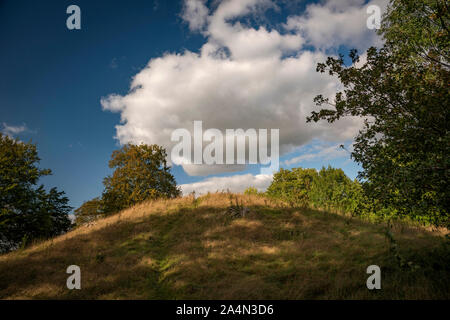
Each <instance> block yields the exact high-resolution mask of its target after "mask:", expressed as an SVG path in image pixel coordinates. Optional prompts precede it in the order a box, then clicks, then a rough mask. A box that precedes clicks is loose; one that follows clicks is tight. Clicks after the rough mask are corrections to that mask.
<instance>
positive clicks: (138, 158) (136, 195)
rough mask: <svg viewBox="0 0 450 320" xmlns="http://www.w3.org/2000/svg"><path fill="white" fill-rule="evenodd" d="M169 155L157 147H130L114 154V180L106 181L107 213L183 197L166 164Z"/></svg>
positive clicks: (104, 196) (112, 160) (111, 178)
mask: <svg viewBox="0 0 450 320" xmlns="http://www.w3.org/2000/svg"><path fill="white" fill-rule="evenodd" d="M166 157H167V154H166V151H165V149H164V148H162V147H160V146H158V145H145V144H141V145H132V144H127V145H125V146H123V147H122V148H121V149H119V150H116V151H114V152H113V154H112V156H111V160H110V161H109V167H110V168H114V169H115V170H114V173H113V174H112V176H108V177H106V178H105V179H104V181H103V184H104V186H105V190H104V192H103V196H102V200H103V204H104V211H105V213H107V214H108V213H112V212H117V211H119V210H122V209H124V208H128V207H130V206H132V205H134V204H136V203H139V202H141V201H144V200H148V199H157V198H174V197H178V196H179V195H180V194H181V191H180V190H179V188H178V187H177V185H176V182H175V178H174V177H173V176H172V174H171V173H170V167H169V166H167V162H166Z"/></svg>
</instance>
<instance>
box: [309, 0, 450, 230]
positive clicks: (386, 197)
mask: <svg viewBox="0 0 450 320" xmlns="http://www.w3.org/2000/svg"><path fill="white" fill-rule="evenodd" d="M448 21H449V13H448V7H447V4H446V2H445V1H435V0H433V1H431V0H425V1H424V0H408V1H397V0H393V1H391V4H390V6H389V8H388V10H387V14H386V15H385V16H384V18H383V22H382V28H381V29H380V35H382V36H383V37H384V39H385V45H384V46H383V47H382V48H381V49H376V48H373V47H372V48H370V49H368V51H367V61H366V62H365V63H364V64H363V65H362V66H360V67H357V66H355V63H356V62H359V56H358V55H357V52H356V50H351V51H350V58H351V60H352V65H351V66H349V67H347V66H345V65H344V61H343V57H342V56H340V57H339V58H333V57H329V58H328V59H327V61H326V62H325V63H319V64H318V66H317V71H318V72H321V73H323V72H328V73H329V74H330V75H337V76H338V78H339V80H340V82H341V83H342V85H343V87H344V90H343V91H341V92H338V93H337V94H336V96H335V98H334V101H333V102H330V100H329V99H328V98H324V97H323V96H322V95H319V96H317V97H316V98H315V102H316V104H317V105H318V106H324V105H329V106H331V107H332V108H325V109H322V110H320V111H319V112H313V113H312V115H311V116H310V117H308V119H307V121H319V120H321V119H325V120H327V121H328V122H334V121H336V120H338V119H340V118H341V117H345V116H361V117H363V118H365V125H364V128H363V129H362V130H360V132H359V134H358V136H357V137H356V141H355V147H354V151H353V152H352V157H353V158H354V159H355V160H356V161H357V162H358V163H360V164H361V165H362V168H363V170H362V171H361V172H360V173H359V176H358V178H359V179H360V181H362V183H363V188H364V191H365V193H366V195H368V196H369V198H370V199H371V200H372V202H373V205H374V210H382V209H386V208H390V209H391V210H392V211H394V212H395V215H396V216H405V215H407V216H410V217H412V218H414V219H417V220H421V221H426V222H429V223H433V224H436V225H446V226H448V223H449V220H448V211H449V199H450V197H449V186H448V181H449V178H450V172H449V164H450V158H449V157H448V154H449V149H450V136H449V131H448V128H449V107H448V106H449V105H450V99H449V98H450V97H449V90H448V84H449V83H450V77H449V62H448V57H449V33H448Z"/></svg>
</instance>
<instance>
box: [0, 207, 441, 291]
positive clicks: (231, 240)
mask: <svg viewBox="0 0 450 320" xmlns="http://www.w3.org/2000/svg"><path fill="white" fill-rule="evenodd" d="M249 208H250V214H249V215H248V216H247V217H245V218H240V219H231V218H229V217H227V216H226V215H224V214H223V211H224V210H223V208H218V207H216V206H208V205H200V206H198V203H195V205H192V206H189V205H187V206H180V207H179V208H178V209H176V210H172V211H171V212H165V213H154V214H151V215H147V216H144V217H142V218H136V219H135V220H133V221H120V222H118V223H116V224H113V225H108V226H105V227H104V228H102V229H100V230H96V231H93V232H91V233H89V234H84V235H77V236H75V237H74V238H71V239H68V240H65V241H63V242H60V243H56V244H54V245H52V246H49V247H46V248H44V249H40V250H37V251H33V252H27V251H24V252H22V253H16V254H14V255H11V256H10V257H9V258H8V259H2V260H0V298H3V299H4V298H38V299H39V298H42V299H60V298H62V299H448V298H449V292H450V290H449V274H450V273H449V267H448V266H449V265H450V264H449V262H450V259H449V248H448V244H445V243H444V241H443V240H442V239H441V238H439V237H436V236H434V235H432V234H431V233H427V232H425V231H420V232H419V231H415V232H412V231H411V233H405V234H396V237H397V239H398V243H399V246H400V248H401V249H402V254H404V255H405V257H406V258H407V259H412V260H414V262H415V263H417V264H420V265H421V267H420V268H419V269H418V270H416V271H411V270H409V269H402V268H400V267H399V266H398V264H397V262H396V260H395V258H394V257H393V256H392V254H391V253H389V246H388V243H387V242H386V239H385V237H384V235H383V232H384V230H383V228H382V227H381V226H378V225H374V224H370V223H366V222H363V221H361V220H358V219H353V218H348V217H344V216H340V215H336V214H329V213H324V212H321V211H316V210H305V209H297V208H280V207H278V208H277V207H268V206H262V205H249ZM72 264H75V265H78V266H80V268H81V281H82V289H81V290H68V289H67V288H66V280H67V277H68V276H69V275H68V274H66V273H65V272H66V268H67V267H68V266H69V265H72ZM372 264H376V265H379V266H380V267H381V270H382V290H374V291H369V290H368V289H367V288H366V279H367V277H368V276H369V275H367V274H366V268H367V266H369V265H372Z"/></svg>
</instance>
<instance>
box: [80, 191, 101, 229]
mask: <svg viewBox="0 0 450 320" xmlns="http://www.w3.org/2000/svg"><path fill="white" fill-rule="evenodd" d="M74 213H75V225H76V226H80V225H83V224H85V223H89V222H91V221H94V220H96V219H98V218H100V217H102V216H104V213H105V212H104V208H103V201H102V199H100V198H98V197H97V198H94V199H92V200H89V201H86V202H84V203H83V204H82V205H81V206H80V207H79V208H78V209H76V210H75V211H74Z"/></svg>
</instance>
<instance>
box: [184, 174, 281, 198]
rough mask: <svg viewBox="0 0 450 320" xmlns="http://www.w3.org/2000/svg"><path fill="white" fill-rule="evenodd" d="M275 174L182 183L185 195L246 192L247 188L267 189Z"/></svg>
mask: <svg viewBox="0 0 450 320" xmlns="http://www.w3.org/2000/svg"><path fill="white" fill-rule="evenodd" d="M272 180H273V176H272V175H267V174H258V175H252V174H240V175H234V176H230V177H212V178H207V179H205V180H203V181H200V182H194V183H188V184H182V185H180V187H181V191H182V192H183V195H187V194H189V193H191V192H192V191H195V193H196V194H205V193H208V192H216V191H219V192H221V191H227V190H229V191H230V192H236V193H238V192H244V191H245V189H247V188H249V187H253V188H256V189H258V191H265V190H266V189H267V188H268V187H269V185H270V184H271V183H272Z"/></svg>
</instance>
